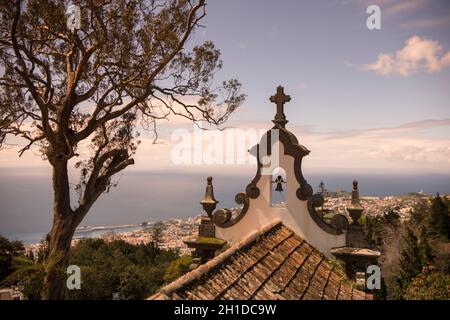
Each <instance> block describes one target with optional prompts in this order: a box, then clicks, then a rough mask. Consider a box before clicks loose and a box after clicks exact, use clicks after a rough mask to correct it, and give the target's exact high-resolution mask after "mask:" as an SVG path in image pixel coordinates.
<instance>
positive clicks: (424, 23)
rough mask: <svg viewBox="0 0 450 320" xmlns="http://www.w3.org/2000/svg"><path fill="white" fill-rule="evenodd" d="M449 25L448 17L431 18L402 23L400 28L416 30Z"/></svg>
mask: <svg viewBox="0 0 450 320" xmlns="http://www.w3.org/2000/svg"><path fill="white" fill-rule="evenodd" d="M448 25H450V16H444V17H433V18H432V19H419V20H414V21H409V22H405V23H402V24H401V25H400V27H402V28H404V29H409V30H410V29H417V28H435V27H445V26H448Z"/></svg>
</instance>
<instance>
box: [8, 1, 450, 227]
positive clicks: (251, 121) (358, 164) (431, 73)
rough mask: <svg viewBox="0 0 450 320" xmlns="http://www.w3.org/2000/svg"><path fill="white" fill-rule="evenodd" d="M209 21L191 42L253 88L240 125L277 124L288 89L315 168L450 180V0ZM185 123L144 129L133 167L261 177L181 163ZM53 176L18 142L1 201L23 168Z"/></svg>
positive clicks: (249, 169) (271, 8)
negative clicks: (372, 17)
mask: <svg viewBox="0 0 450 320" xmlns="http://www.w3.org/2000/svg"><path fill="white" fill-rule="evenodd" d="M370 4H375V5H378V6H379V7H380V9H381V29H380V30H369V29H368V28H367V26H366V20H367V18H368V17H369V14H368V13H367V12H366V9H367V7H368V6H369V5H370ZM202 24H203V25H204V28H201V29H200V30H198V31H197V32H196V34H195V35H194V37H193V38H192V39H191V45H195V44H198V43H201V42H203V41H206V40H212V41H213V42H214V43H215V46H216V47H217V48H219V49H220V51H221V58H222V60H223V62H224V65H223V68H222V70H221V71H220V72H219V73H218V74H217V75H216V79H217V80H218V81H219V80H225V79H230V78H237V79H239V81H240V82H241V83H242V91H243V92H244V93H245V94H246V95H247V98H246V101H245V102H244V104H243V105H242V106H241V107H240V108H239V109H238V110H237V111H236V112H235V113H234V114H233V115H232V116H231V118H230V120H229V122H228V125H229V126H230V127H231V128H243V129H260V130H263V129H268V128H270V127H271V126H272V123H271V120H272V119H273V116H274V113H275V105H274V104H272V103H270V102H269V97H270V96H271V95H273V94H274V93H275V90H276V87H277V86H278V85H282V86H284V88H285V92H286V94H289V95H290V96H291V98H292V100H291V101H290V102H289V103H287V104H286V106H285V114H286V116H287V119H288V120H289V123H288V125H287V128H288V129H289V130H291V131H292V132H293V133H295V134H296V136H297V138H298V140H299V142H300V143H301V144H303V145H305V146H306V147H307V148H308V149H309V150H311V153H310V155H308V156H307V157H306V158H305V159H304V162H303V172H304V174H305V175H306V176H308V174H315V175H318V174H323V175H324V176H326V175H327V174H328V175H335V174H345V175H347V176H348V181H351V180H352V178H353V177H354V175H357V174H373V175H396V176H398V175H405V176H423V175H433V177H435V176H449V177H450V105H449V104H450V1H448V0H382V1H375V0H371V1H365V0H334V1H314V0H304V1H299V0H280V1H269V0H227V1H219V0H212V1H207V16H206V18H205V19H204V20H203V22H202ZM180 129H184V130H187V132H188V134H189V135H193V134H194V127H193V126H192V124H191V123H189V122H186V121H184V120H182V119H172V121H170V122H164V123H160V124H159V137H160V139H159V143H158V144H152V137H150V136H148V135H146V134H145V133H144V134H143V138H142V139H141V140H142V144H141V145H140V147H139V150H138V152H137V154H136V156H135V165H134V166H132V167H131V168H127V171H128V172H131V173H133V172H167V173H168V174H186V175H188V174H192V173H200V174H212V175H214V174H222V175H223V174H233V175H237V176H248V177H250V178H251V177H252V176H253V174H254V164H249V163H246V164H226V163H213V164H205V163H202V164H186V163H184V164H178V165H177V164H174V162H173V150H174V147H175V146H176V145H177V143H179V141H175V140H174V139H173V134H174V132H176V131H177V130H180ZM234 138H236V137H235V136H234ZM203 146H205V144H203ZM6 172H7V173H8V174H6ZM49 173H50V172H49V167H48V163H47V162H45V161H43V160H42V159H41V158H40V157H39V154H38V151H37V150H31V151H30V152H27V153H25V154H24V155H23V156H22V158H20V159H19V158H18V156H17V148H16V147H10V148H7V149H4V150H2V151H1V152H0V179H1V178H7V179H3V181H8V184H6V185H5V184H3V185H2V186H1V188H2V189H3V190H2V192H0V193H1V194H3V195H4V196H3V197H0V200H1V201H2V202H4V201H6V200H7V199H6V195H7V194H11V192H12V191H11V190H13V189H8V188H9V185H12V184H13V182H14V181H15V180H14V176H17V177H18V178H17V183H18V184H19V182H21V181H22V182H23V177H24V175H25V176H26V177H29V178H30V180H31V179H32V177H33V176H38V175H42V176H47V177H49ZM121 176H122V175H121ZM21 179H22V180H21ZM443 181H444V182H443ZM449 181H450V179H449ZM22 182H21V183H22ZM75 182H76V181H74V183H75ZM156 182H157V181H156ZM439 183H440V184H439V186H440V187H442V186H444V187H448V189H449V190H450V182H448V183H447V186H445V184H446V183H445V179H444V180H440V182H439ZM132 187H133V184H132V183H129V184H128V185H127V188H132ZM342 187H344V186H342ZM119 188H120V186H119ZM171 188H172V187H171ZM202 188H203V185H202V184H201V183H200V186H199V190H201V189H202ZM122 190H123V189H122ZM7 191H8V192H9V193H8V192H7ZM405 191H411V190H405ZM417 191H418V190H417ZM136 201H137V202H138V200H136ZM47 202H48V203H49V201H47ZM47 202H46V204H45V206H44V205H43V208H45V207H46V206H49V205H48V203H47ZM9 209H10V210H13V208H12V207H11V208H9ZM110 209H111V208H108V210H110ZM5 217H6V216H4V217H3V218H0V219H4V218H5Z"/></svg>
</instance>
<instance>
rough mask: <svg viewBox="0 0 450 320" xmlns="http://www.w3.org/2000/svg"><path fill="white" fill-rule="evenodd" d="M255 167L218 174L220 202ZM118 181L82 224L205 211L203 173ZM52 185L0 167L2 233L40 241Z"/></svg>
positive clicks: (334, 180) (440, 186)
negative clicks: (246, 170)
mask: <svg viewBox="0 0 450 320" xmlns="http://www.w3.org/2000/svg"><path fill="white" fill-rule="evenodd" d="M253 175H254V172H253V171H252V172H248V173H246V174H240V175H230V174H227V175H225V174H223V175H221V174H216V175H214V180H213V184H214V192H215V196H216V198H217V200H219V201H220V202H219V204H218V206H217V207H218V208H223V207H225V208H231V207H235V206H236V204H235V203H234V196H235V195H236V193H238V192H242V191H244V190H245V186H246V185H247V184H248V183H249V182H250V181H251V179H252V178H253ZM305 178H306V179H307V180H308V182H309V183H310V184H311V186H313V188H314V189H315V190H317V186H318V185H319V183H320V181H321V180H323V181H324V183H325V186H326V188H327V189H328V190H329V191H332V190H337V189H339V190H348V191H349V190H351V186H352V180H353V179H358V181H359V187H360V193H361V195H373V196H388V195H398V194H403V193H406V192H419V191H421V190H422V191H424V192H426V193H429V194H435V193H436V192H440V193H445V194H448V193H450V175H435V174H434V175H431V174H430V175H392V174H389V175H387V174H386V175H370V174H346V173H339V174H336V173H330V174H326V173H322V174H310V175H306V174H305ZM116 181H117V182H118V183H119V185H118V186H117V187H116V188H113V189H111V191H110V192H109V193H107V194H104V195H102V196H101V197H100V199H99V200H98V201H97V203H96V204H95V205H94V206H93V207H92V209H91V211H90V212H89V213H88V215H87V217H86V218H85V219H84V220H83V222H82V223H81V225H83V226H93V227H100V226H115V225H125V224H127V225H128V224H139V223H141V222H144V221H160V220H166V219H170V218H187V217H192V216H195V215H198V214H200V213H202V208H201V205H200V203H199V201H200V200H201V199H202V197H203V196H204V190H205V184H206V175H205V174H180V173H176V174H175V173H168V172H158V173H155V172H136V171H134V172H133V171H130V172H126V173H123V174H121V175H120V176H119V177H118V178H117V179H116ZM51 197H52V191H51V184H50V177H49V176H48V175H43V174H40V175H30V174H24V173H23V172H14V171H12V172H11V171H9V172H5V170H0V204H1V205H0V235H3V236H6V237H8V238H10V239H17V240H21V241H23V242H24V243H34V242H39V240H41V239H42V237H43V235H44V234H45V233H46V232H48V230H49V229H50V227H51V222H52V212H51V209H52V198H51Z"/></svg>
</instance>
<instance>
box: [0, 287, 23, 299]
mask: <svg viewBox="0 0 450 320" xmlns="http://www.w3.org/2000/svg"><path fill="white" fill-rule="evenodd" d="M22 299H23V298H22V294H21V293H20V292H19V291H18V290H17V289H15V288H8V289H0V300H22Z"/></svg>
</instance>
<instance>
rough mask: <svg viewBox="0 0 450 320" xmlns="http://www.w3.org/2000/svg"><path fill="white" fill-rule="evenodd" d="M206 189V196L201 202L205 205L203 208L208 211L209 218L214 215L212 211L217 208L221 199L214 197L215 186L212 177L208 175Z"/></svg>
mask: <svg viewBox="0 0 450 320" xmlns="http://www.w3.org/2000/svg"><path fill="white" fill-rule="evenodd" d="M206 182H207V183H206V190H205V197H204V198H203V199H202V201H200V204H201V205H202V206H203V209H204V210H205V211H206V214H207V215H208V217H209V218H211V217H212V212H213V211H214V209H215V208H216V205H217V203H219V201H217V200H216V198H215V197H214V187H213V185H212V177H208V178H207V179H206Z"/></svg>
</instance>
